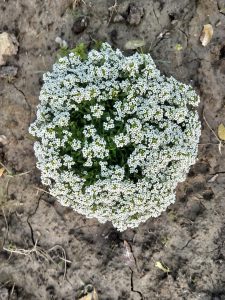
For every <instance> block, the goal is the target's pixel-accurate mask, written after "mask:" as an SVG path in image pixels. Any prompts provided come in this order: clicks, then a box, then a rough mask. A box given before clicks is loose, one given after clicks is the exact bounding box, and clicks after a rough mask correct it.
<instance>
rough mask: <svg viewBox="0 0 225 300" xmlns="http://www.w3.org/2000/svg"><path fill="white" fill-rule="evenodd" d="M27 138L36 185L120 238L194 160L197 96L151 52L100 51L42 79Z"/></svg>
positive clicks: (157, 205) (170, 195)
mask: <svg viewBox="0 0 225 300" xmlns="http://www.w3.org/2000/svg"><path fill="white" fill-rule="evenodd" d="M43 79H44V85H43V87H42V90H41V92H40V104H39V105H38V109H37V119H36V121H34V122H33V124H31V125H30V128H29V132H30V133H31V134H32V135H34V136H35V137H36V138H37V141H36V142H35V143H34V151H35V154H36V157H37V161H38V162H37V167H38V168H39V169H40V170H41V180H42V183H43V184H45V185H48V186H49V187H50V193H51V194H52V195H53V196H55V197H56V198H57V199H58V200H59V201H60V202H61V204H62V205H65V206H71V207H72V208H73V209H74V210H76V211H77V212H79V213H81V214H84V215H86V216H87V217H88V218H89V217H90V218H91V217H96V218H98V220H99V221H100V222H106V221H107V220H109V221H112V223H113V224H114V226H115V227H117V228H118V229H119V230H120V231H123V230H125V229H126V228H128V227H136V226H138V225H139V224H140V223H141V222H145V221H146V220H147V219H148V218H150V217H157V216H159V215H160V214H161V213H162V212H163V211H164V210H165V209H166V208H167V207H168V206H169V205H170V204H171V203H173V202H174V201H175V188H176V185H177V183H178V182H180V181H182V180H184V179H185V174H186V173H187V172H188V170H189V167H190V165H192V164H193V163H194V162H195V160H196V156H197V150H198V141H199V137H200V132H201V127H200V122H199V119H198V114H197V111H196V107H197V105H198V103H199V97H198V96H197V95H196V93H195V91H193V90H192V88H191V87H190V86H188V85H185V84H183V83H181V82H178V81H177V80H176V79H174V78H173V77H169V78H166V77H165V76H163V75H160V72H159V70H157V69H156V66H155V64H154V62H153V60H152V58H151V56H150V55H149V54H139V53H135V54H134V55H132V56H130V57H126V56H124V55H123V54H122V53H121V51H120V50H118V49H116V50H113V49H112V48H111V47H110V46H109V45H108V44H107V43H103V45H102V47H101V49H100V50H99V51H97V50H92V51H90V52H89V53H88V56H87V59H86V60H81V59H80V57H79V56H77V55H75V54H74V53H71V54H69V56H68V57H63V58H61V59H59V61H58V62H57V63H55V64H54V65H53V71H52V72H51V73H50V72H47V73H46V74H44V76H43Z"/></svg>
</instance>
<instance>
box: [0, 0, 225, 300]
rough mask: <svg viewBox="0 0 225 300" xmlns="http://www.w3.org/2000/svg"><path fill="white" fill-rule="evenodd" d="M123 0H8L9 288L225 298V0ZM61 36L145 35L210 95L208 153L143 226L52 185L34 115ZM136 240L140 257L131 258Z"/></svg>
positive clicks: (184, 77) (2, 258) (3, 205)
mask: <svg viewBox="0 0 225 300" xmlns="http://www.w3.org/2000/svg"><path fill="white" fill-rule="evenodd" d="M117 2H118V5H116V2H114V0H95V1H92V2H91V3H90V2H89V0H83V1H82V0H80V1H78V0H77V1H71V0H64V1H61V0H45V1H43V0H0V32H3V31H7V32H9V33H13V34H15V36H16V37H17V39H18V42H19V51H18V54H17V55H16V56H14V57H11V58H9V60H8V62H7V64H8V65H9V66H16V67H18V74H17V76H16V77H15V78H6V79H0V135H5V136H6V137H7V140H8V143H7V144H5V145H0V161H1V162H2V163H3V164H4V165H5V166H6V167H7V168H8V169H9V170H10V171H12V172H13V174H14V176H13V177H9V176H7V174H6V173H5V175H3V176H2V177H1V178H0V299H1V300H2V299H4V300H6V299H20V300H34V299H46V300H49V299H55V300H56V299H60V300H61V299H65V300H70V299H79V297H81V296H82V295H83V294H84V293H85V289H86V290H87V289H91V288H92V287H95V288H96V290H97V292H98V295H99V299H102V300H116V299H118V300H122V299H124V300H127V299H132V300H136V299H147V300H155V299H160V300H169V299H170V300H171V299H172V300H183V299H184V300H186V299H188V300H219V299H221V300H222V299H223V300H224V299H225V264H224V263H225V243H224V239H225V218H224V217H225V201H224V200H225V193H224V192H225V148H224V147H223V146H222V147H221V153H220V151H219V147H218V143H219V141H218V139H217V136H216V133H217V127H218V125H219V124H220V123H222V122H225V2H224V1H223V0H222V1H220V0H182V1H179V0H158V1H156V0H140V1H136V2H135V1H134V2H132V3H133V4H132V3H131V1H128V0H124V1H122V0H118V1H117ZM114 4H115V5H114ZM83 17H85V22H84V21H82V19H83ZM209 23H210V24H212V26H213V28H214V35H213V39H212V40H211V42H210V43H209V44H208V45H207V46H206V47H203V46H202V45H201V43H200V41H199V37H200V34H201V31H202V28H203V25H205V24H209ZM74 24H75V25H74ZM79 26H80V27H79ZM57 36H60V37H61V38H62V39H64V40H66V41H67V42H68V44H69V46H70V47H72V46H74V45H76V44H77V43H79V42H82V41H83V42H85V43H86V44H87V45H88V44H89V43H90V42H91V41H93V40H102V41H108V42H109V43H110V44H112V45H113V46H115V47H118V48H120V49H122V50H123V49H124V45H125V43H126V42H127V41H128V40H132V39H144V40H145V42H146V46H145V51H148V52H150V53H151V55H152V56H153V58H154V59H155V61H156V63H157V65H158V67H159V69H160V70H161V71H162V72H163V73H165V74H166V75H168V76H169V75H172V76H174V77H175V78H176V79H178V80H181V81H183V82H185V83H190V84H191V85H192V86H193V87H194V88H195V89H196V91H197V92H198V93H199V95H200V97H201V104H200V106H199V116H200V119H201V121H202V136H201V141H200V144H199V153H198V161H197V163H196V164H195V165H194V166H193V167H192V168H191V171H190V172H189V174H188V176H187V179H186V181H185V182H183V183H181V184H179V186H178V188H177V201H176V203H175V205H172V206H170V207H169V209H168V210H167V211H166V212H165V213H163V214H162V215H161V216H160V217H159V218H156V219H149V221H148V222H146V223H145V224H143V225H141V226H139V227H138V228H137V229H135V230H127V231H125V232H123V233H119V232H117V231H116V230H115V229H114V228H113V227H112V225H111V224H110V223H107V224H99V223H98V221H97V220H94V219H86V218H85V217H83V216H81V215H79V214H77V213H75V212H74V211H72V210H71V209H68V208H64V207H62V206H61V205H60V204H59V203H57V202H56V201H55V199H54V198H52V197H51V196H50V195H49V194H48V193H46V192H44V191H43V190H40V189H44V190H45V187H43V186H41V183H40V173H39V171H38V170H37V169H36V168H35V163H36V159H35V157H34V153H33V148H32V143H33V141H32V139H31V138H30V137H29V135H28V126H29V124H30V122H31V121H32V120H33V119H34V118H35V111H36V105H37V104H38V95H39V92H40V88H41V85H42V75H43V73H44V72H46V71H48V70H50V69H51V66H52V64H53V62H54V61H55V59H56V54H57V50H58V49H59V45H58V44H57V43H56V42H55V38H56V37H57ZM177 44H179V45H181V46H182V49H181V50H178V48H180V47H177ZM206 122H207V123H208V125H207V123H206ZM209 126H210V127H211V129H210V128H209ZM212 130H213V131H214V133H213V131H212ZM26 172H28V173H26ZM124 240H126V241H127V242H128V243H129V245H130V246H131V248H132V251H133V255H134V257H135V259H136V264H137V268H136V267H135V266H134V265H132V266H131V267H130V266H129V265H127V262H126V260H125V259H124ZM18 249H22V250H18ZM11 250H12V251H19V252H18V253H13V252H11V253H10V251H11ZM65 259H67V260H68V261H67V262H66V265H65ZM156 262H160V263H162V264H163V265H164V266H166V267H167V268H168V272H164V271H163V270H161V269H159V268H157V267H156V266H155V263H156ZM65 267H66V268H65Z"/></svg>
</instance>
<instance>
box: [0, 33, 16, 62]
mask: <svg viewBox="0 0 225 300" xmlns="http://www.w3.org/2000/svg"><path fill="white" fill-rule="evenodd" d="M18 46H19V43H18V41H17V39H16V37H15V36H14V35H13V34H9V33H7V32H3V33H1V34H0V66H2V65H4V64H6V61H7V57H8V56H12V55H15V54H16V53H17V51H18Z"/></svg>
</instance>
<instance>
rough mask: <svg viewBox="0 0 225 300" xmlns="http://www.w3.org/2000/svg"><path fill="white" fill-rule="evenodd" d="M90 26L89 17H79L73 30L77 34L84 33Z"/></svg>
mask: <svg viewBox="0 0 225 300" xmlns="http://www.w3.org/2000/svg"><path fill="white" fill-rule="evenodd" d="M87 26H88V18H87V17H79V18H77V19H76V20H75V22H74V23H73V26H72V31H73V33H75V34H79V33H82V32H83V31H84V30H85V29H86V28H87Z"/></svg>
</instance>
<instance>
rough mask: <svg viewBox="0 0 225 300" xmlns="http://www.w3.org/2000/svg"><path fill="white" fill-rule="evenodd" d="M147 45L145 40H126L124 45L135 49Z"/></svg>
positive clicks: (128, 48)
mask: <svg viewBox="0 0 225 300" xmlns="http://www.w3.org/2000/svg"><path fill="white" fill-rule="evenodd" d="M145 45H146V43H145V41H144V40H130V41H127V42H126V44H125V46H124V47H125V49H127V50H135V49H137V48H140V47H143V46H145Z"/></svg>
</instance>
